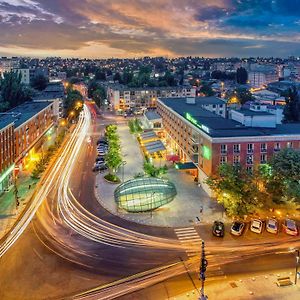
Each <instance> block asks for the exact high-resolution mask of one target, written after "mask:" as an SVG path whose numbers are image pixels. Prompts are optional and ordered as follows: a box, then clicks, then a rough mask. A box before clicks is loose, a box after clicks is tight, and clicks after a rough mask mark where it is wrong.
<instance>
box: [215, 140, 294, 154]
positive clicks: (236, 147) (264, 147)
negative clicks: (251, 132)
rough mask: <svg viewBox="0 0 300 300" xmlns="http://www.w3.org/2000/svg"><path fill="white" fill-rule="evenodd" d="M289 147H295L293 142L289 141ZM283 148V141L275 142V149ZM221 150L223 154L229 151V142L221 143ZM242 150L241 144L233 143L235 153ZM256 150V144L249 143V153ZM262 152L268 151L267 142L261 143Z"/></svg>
mask: <svg viewBox="0 0 300 300" xmlns="http://www.w3.org/2000/svg"><path fill="white" fill-rule="evenodd" d="M286 145H287V148H293V142H287V144H286ZM280 149H281V143H280V142H275V143H274V148H273V150H274V151H280ZM220 152H221V154H227V153H228V147H227V144H221V145H220ZM240 152H241V144H234V145H233V153H234V154H238V153H240ZM253 152H254V144H252V143H249V144H247V153H249V154H251V153H253ZM260 152H261V153H265V152H267V143H261V144H260Z"/></svg>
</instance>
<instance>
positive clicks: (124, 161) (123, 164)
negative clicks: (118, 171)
mask: <svg viewBox="0 0 300 300" xmlns="http://www.w3.org/2000/svg"><path fill="white" fill-rule="evenodd" d="M126 164H127V161H126V160H123V161H122V182H124V168H125V165H126Z"/></svg>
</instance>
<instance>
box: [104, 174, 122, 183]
mask: <svg viewBox="0 0 300 300" xmlns="http://www.w3.org/2000/svg"><path fill="white" fill-rule="evenodd" d="M103 178H104V180H105V181H106V182H108V183H112V184H119V183H121V180H120V178H119V177H118V176H115V175H112V174H106V175H105V176H104V177H103Z"/></svg>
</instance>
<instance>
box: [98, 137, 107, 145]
mask: <svg viewBox="0 0 300 300" xmlns="http://www.w3.org/2000/svg"><path fill="white" fill-rule="evenodd" d="M99 144H107V140H106V138H105V137H101V138H99V139H98V140H97V145H99Z"/></svg>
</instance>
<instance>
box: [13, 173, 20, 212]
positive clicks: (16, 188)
mask: <svg viewBox="0 0 300 300" xmlns="http://www.w3.org/2000/svg"><path fill="white" fill-rule="evenodd" d="M18 193H19V191H18V185H17V176H16V175H14V195H15V202H16V208H18V207H19V205H20V202H19V196H18Z"/></svg>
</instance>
